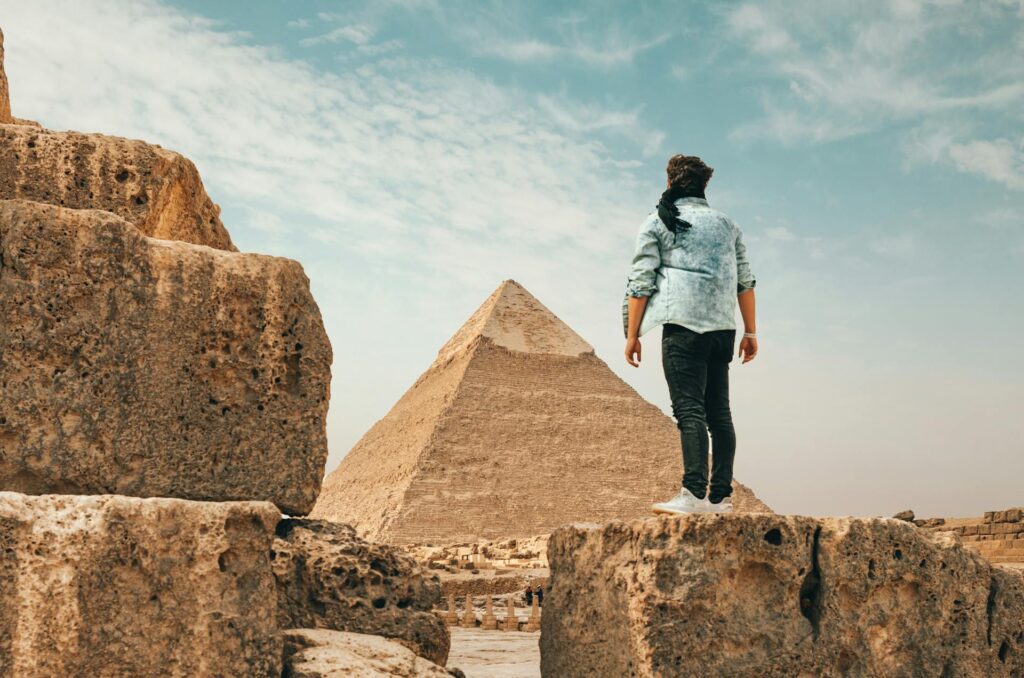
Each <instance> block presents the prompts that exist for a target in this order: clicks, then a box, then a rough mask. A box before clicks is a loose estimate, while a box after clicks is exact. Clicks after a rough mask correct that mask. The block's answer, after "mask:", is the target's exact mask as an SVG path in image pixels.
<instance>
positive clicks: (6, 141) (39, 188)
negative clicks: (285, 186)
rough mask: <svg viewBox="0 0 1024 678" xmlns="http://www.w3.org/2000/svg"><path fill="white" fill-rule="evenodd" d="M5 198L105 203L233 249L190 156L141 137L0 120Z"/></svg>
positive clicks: (161, 231)
mask: <svg viewBox="0 0 1024 678" xmlns="http://www.w3.org/2000/svg"><path fill="white" fill-rule="evenodd" d="M0 199H24V200H34V201H36V202H43V203H48V204H52V205H59V206H61V207H72V208H76V209H102V210H106V211H108V212H113V213H114V214H117V215H118V216H120V217H122V218H123V219H125V220H127V221H130V222H131V223H132V224H134V225H135V226H136V228H138V229H139V230H140V231H141V232H142V233H143V234H144V235H148V236H151V237H154V238H159V239H161V240H181V241H183V242H190V243H193V244H196V245H207V246H209V247H216V248H217V249H223V250H230V251H235V246H234V245H233V244H232V243H231V237H230V236H229V235H228V232H227V230H226V229H225V228H224V225H223V224H222V223H221V220H220V208H219V207H217V205H215V204H214V203H213V201H212V200H210V197H209V196H208V195H207V194H206V189H204V188H203V182H202V179H200V177H199V172H198V171H196V168H195V166H194V165H193V164H192V162H191V161H189V160H188V159H187V158H185V157H183V156H181V155H179V154H178V153H175V152H173V151H168V150H166V149H163V148H161V147H159V146H156V145H153V144H147V143H145V142H143V141H136V140H132V139H122V138H119V137H109V136H104V135H102V134H81V133H79V132H54V131H51V130H45V129H42V128H36V127H31V126H27V125H23V124H18V125H0Z"/></svg>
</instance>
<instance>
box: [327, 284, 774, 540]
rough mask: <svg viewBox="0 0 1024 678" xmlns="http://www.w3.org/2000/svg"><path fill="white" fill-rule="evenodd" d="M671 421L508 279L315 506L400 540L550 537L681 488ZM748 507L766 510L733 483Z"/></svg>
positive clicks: (638, 511) (636, 512)
mask: <svg viewBox="0 0 1024 678" xmlns="http://www.w3.org/2000/svg"><path fill="white" fill-rule="evenodd" d="M681 476H682V460H681V454H680V451H679V434H678V430H677V429H676V427H675V424H674V423H673V422H672V420H671V419H669V418H668V417H666V416H665V415H664V414H663V413H662V412H661V411H660V410H659V409H658V408H656V407H654V406H653V405H651V404H650V403H648V402H646V401H645V400H644V399H643V398H641V397H640V396H639V395H638V394H637V393H636V391H634V390H633V389H632V388H631V387H629V386H628V385H627V384H626V383H625V382H623V381H622V380H621V379H619V378H618V377H617V376H615V374H614V373H613V372H612V371H611V370H610V369H609V368H608V366H607V365H606V364H605V363H604V362H603V361H601V360H600V359H598V358H597V357H596V356H594V354H593V349H591V348H590V346H589V345H588V344H587V343H586V342H585V341H584V340H583V339H582V338H580V337H579V335H577V334H576V333H575V332H573V331H572V330H571V329H570V328H569V327H568V326H566V325H565V324H564V323H562V322H561V321H560V320H559V319H558V318H557V317H556V316H555V315H554V314H552V313H551V312H550V311H549V310H548V309H547V308H545V307H544V306H543V305H542V304H540V302H538V301H537V300H536V299H535V298H534V297H532V295H530V294H529V292H527V291H526V290H525V289H523V288H522V287H521V286H520V285H518V284H517V283H515V282H513V281H507V282H505V283H503V284H502V285H501V286H500V287H499V288H498V289H497V290H496V291H495V292H494V294H492V295H491V297H489V298H488V299H487V301H485V302H484V304H483V305H482V306H481V308H480V309H479V310H478V311H477V312H476V313H474V314H473V316H472V317H471V318H470V320H469V321H468V322H467V323H466V324H465V326H464V327H463V328H462V329H460V330H459V331H458V332H457V333H456V334H455V336H454V337H453V338H452V340H451V341H449V342H448V343H447V344H446V345H445V346H444V347H443V348H442V349H441V351H440V352H439V354H438V359H437V360H436V361H435V363H434V365H432V366H431V367H430V369H428V371H427V372H426V373H425V374H424V375H423V376H422V377H420V379H419V380H417V382H416V384H414V385H413V387H412V388H411V389H410V390H409V391H408V392H407V393H406V394H405V395H404V396H403V397H402V399H401V400H400V401H399V402H398V404H396V405H395V407H394V409H393V410H392V411H391V412H390V413H389V414H388V415H387V416H386V417H385V418H384V419H382V420H381V421H380V422H378V423H377V424H376V425H375V426H374V427H373V428H372V429H371V430H370V431H369V432H368V433H367V434H366V435H365V436H364V437H363V439H362V440H360V442H359V443H358V444H357V445H356V446H355V447H354V448H353V449H352V450H351V451H350V452H349V454H348V455H347V456H346V457H345V458H344V459H343V460H342V462H341V464H340V465H339V467H338V469H336V470H335V471H334V472H333V473H332V474H331V475H330V476H328V478H327V480H326V481H325V483H324V488H323V490H322V493H321V497H320V499H319V501H318V504H317V506H316V508H315V509H314V512H313V515H314V516H317V517H322V518H326V519H329V520H336V521H340V522H351V523H353V524H354V525H355V526H356V527H357V528H359V529H360V530H361V531H362V532H364V533H365V534H367V535H368V536H370V538H373V539H381V540H384V541H388V542H391V543H412V542H418V543H435V544H437V543H454V542H458V541H473V540H478V539H495V538H502V537H510V536H531V535H537V534H544V533H548V532H550V531H551V530H553V529H554V528H556V527H558V526H559V525H563V524H565V523H569V522H576V521H602V520H609V519H614V518H631V517H637V516H642V515H646V514H648V512H649V510H650V504H651V503H652V502H654V501H656V500H658V499H664V498H665V497H668V496H671V495H672V494H674V493H675V492H677V491H678V489H679V485H680V481H681ZM735 504H736V508H737V510H739V511H767V510H768V509H767V507H766V506H764V504H762V503H761V502H760V501H758V500H757V499H756V497H754V495H753V493H751V492H750V491H749V490H748V489H747V488H745V487H743V486H742V485H739V484H737V485H736V487H735Z"/></svg>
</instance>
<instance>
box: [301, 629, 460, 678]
mask: <svg viewBox="0 0 1024 678" xmlns="http://www.w3.org/2000/svg"><path fill="white" fill-rule="evenodd" d="M283 635H284V664H285V673H284V675H285V676H289V677H290V678H341V677H342V676H345V677H348V676H366V677H367V678H369V677H370V676H382V677H383V676H396V677H399V678H451V675H452V674H450V673H449V672H448V671H446V670H445V669H443V668H442V667H440V666H438V665H437V664H435V663H433V662H431V661H429V660H426V659H423V658H422V657H417V656H416V655H415V654H413V652H412V651H411V650H409V649H407V648H405V647H403V646H402V645H400V644H398V643H396V642H394V641H390V640H387V639H386V638H381V637H380V636H373V635H364V634H361V633H347V632H345V631H329V630H325V629H290V630H288V631H285V632H284V634H283Z"/></svg>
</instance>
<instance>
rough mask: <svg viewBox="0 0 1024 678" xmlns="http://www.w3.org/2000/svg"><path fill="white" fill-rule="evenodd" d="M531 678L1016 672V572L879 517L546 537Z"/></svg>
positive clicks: (680, 521)
mask: <svg viewBox="0 0 1024 678" xmlns="http://www.w3.org/2000/svg"><path fill="white" fill-rule="evenodd" d="M548 559H549V561H550V565H551V579H550V582H549V587H550V588H549V590H548V595H547V596H546V597H545V600H544V615H543V618H542V625H543V626H542V634H541V668H542V674H543V675H544V676H549V677H552V678H554V677H557V678H573V677H574V676H581V677H582V676H637V677H641V678H647V677H651V678H653V677H654V676H659V677H663V678H667V677H669V676H695V675H700V676H730V677H735V676H758V677H760V676H780V677H781V676H800V677H804V678H810V677H812V676H878V677H880V678H881V677H885V678H895V677H899V676H907V677H908V678H910V677H913V676H1014V675H1021V672H1024V577H1022V575H1021V574H1020V573H1018V572H1016V571H1011V570H1004V569H1002V568H999V567H993V566H992V565H990V564H989V563H988V562H987V561H986V560H985V559H984V558H982V557H981V556H979V555H978V554H976V553H974V552H972V551H969V550H967V549H965V548H963V547H962V545H961V544H960V542H959V540H958V539H957V538H956V537H955V536H954V535H950V534H938V535H934V536H932V535H929V534H928V533H926V532H924V531H922V530H919V529H917V528H916V527H914V526H913V525H911V524H909V523H905V522H902V521H896V520H888V519H869V520H859V519H836V518H824V519H816V518H805V517H796V516H776V515H767V514H749V515H739V514H735V515H696V516H688V517H664V518H654V519H648V520H641V521H636V522H630V523H623V522H613V523H608V524H606V525H603V526H597V525H591V526H588V525H577V526H568V527H565V528H562V529H559V530H557V531H556V532H555V533H554V534H552V536H551V540H550V542H549V547H548Z"/></svg>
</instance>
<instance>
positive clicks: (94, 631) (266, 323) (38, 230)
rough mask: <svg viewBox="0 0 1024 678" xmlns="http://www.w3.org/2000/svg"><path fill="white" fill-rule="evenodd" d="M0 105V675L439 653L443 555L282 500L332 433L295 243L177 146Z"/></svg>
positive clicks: (326, 365)
mask: <svg viewBox="0 0 1024 678" xmlns="http://www.w3.org/2000/svg"><path fill="white" fill-rule="evenodd" d="M2 75H3V67H2V51H0V83H3V86H4V89H3V90H2V91H0V94H2V95H3V96H2V97H0V101H3V102H5V103H6V100H7V99H6V79H5V78H3V77H2ZM6 112H7V108H6V107H4V108H3V109H2V110H0V113H3V114H6ZM7 117H8V118H9V116H7ZM0 118H2V119H0V318H2V320H0V675H3V676H8V675H10V676H17V677H19V678H37V677H38V678H50V677H51V676H55V675H64V676H69V677H71V678H79V677H81V678H86V677H88V678H93V677H94V676H96V677H103V678H106V677H110V678H113V677H114V676H118V677H120V676H139V677H148V676H153V677H154V678H155V677H156V676H160V677H163V676H173V677H177V676H182V677H184V676H189V677H192V676H199V677H212V676H247V677H251V678H279V677H280V676H281V675H292V676H320V675H326V674H325V673H323V672H322V670H323V669H325V667H326V668H329V667H330V666H332V665H333V666H335V668H337V666H339V665H340V666H342V667H364V668H366V669H367V670H370V669H371V668H381V669H382V670H383V668H387V667H392V668H393V667H406V668H409V667H412V668H415V669H416V672H414V673H409V674H408V675H410V676H411V675H445V674H446V672H445V671H444V670H443V669H442V668H441V666H439V665H438V664H443V663H444V662H445V660H446V658H447V654H448V646H449V635H448V630H447V628H446V627H445V626H444V623H443V621H441V620H440V619H439V618H438V617H437V615H435V614H434V613H433V611H432V610H433V609H434V607H435V606H436V605H437V603H438V601H439V600H440V582H439V580H438V578H437V577H436V575H433V574H429V573H427V572H426V571H425V570H424V569H423V568H420V567H419V566H417V565H416V564H415V562H414V561H412V559H410V558H408V557H406V556H404V555H402V554H401V553H398V552H396V551H395V550H394V549H391V548H389V547H385V546H380V545H372V544H368V543H366V542H364V541H362V540H361V539H359V538H358V537H356V536H355V533H354V531H353V530H352V529H351V528H349V527H346V526H339V525H330V524H326V523H312V522H309V521H301V520H296V519H283V518H282V515H281V511H282V510H284V511H287V512H288V513H291V514H296V515H298V514H303V513H306V512H308V511H309V509H310V508H311V507H312V506H313V503H314V501H315V500H316V497H317V494H318V491H319V487H320V481H321V478H322V475H323V467H324V462H325V459H326V455H327V443H326V434H325V421H326V413H327V406H328V398H329V384H330V364H331V348H330V344H329V342H328V339H327V336H326V333H325V332H324V328H323V323H322V321H321V319H320V313H319V310H318V308H317V306H316V303H315V301H314V300H313V298H312V296H311V295H310V292H309V281H308V279H307V278H306V276H305V274H304V273H303V271H302V268H301V266H300V265H299V264H298V263H297V262H294V261H290V260H287V259H280V258H276V257H268V256H262V255H256V254H241V253H238V252H236V251H234V250H235V248H234V246H233V245H232V243H231V239H230V237H229V235H228V233H227V230H226V229H224V227H223V225H222V224H221V222H220V219H219V216H218V215H219V209H218V208H217V206H216V205H214V204H213V202H212V201H211V200H210V199H209V197H208V196H207V194H206V192H205V190H204V188H203V185H202V181H201V180H200V178H199V175H198V173H197V172H196V170H195V167H194V166H193V165H192V163H191V162H189V161H188V160H187V159H185V158H183V157H182V156H180V155H178V154H176V153H172V152H170V151H166V150H164V149H161V148H159V147H158V146H152V145H150V144H146V143H144V142H140V141H129V140H125V139H117V138H113V137H105V136H100V135H82V134H77V133H61V132H51V131H48V130H42V129H41V128H30V127H22V126H14V125H11V124H3V123H10V122H11V120H13V119H7V118H5V117H4V116H3V115H0ZM14 122H20V121H17V120H14ZM33 495H43V496H33ZM123 495H134V496H123ZM194 499H204V500H213V501H192V500H194ZM252 500H260V501H252ZM271 502H272V503H271ZM299 625H308V626H316V627H322V629H321V630H318V631H315V632H310V633H309V634H304V633H303V632H302V630H301V629H299V630H292V631H291V632H289V631H288V630H289V629H290V628H291V627H293V626H299ZM353 631H355V632H358V633H353ZM366 634H370V635H366ZM285 636H287V637H288V639H289V640H288V642H287V643H285V642H284V639H285ZM386 638H393V639H394V641H391V640H386ZM300 639H304V640H300ZM302 642H305V643H306V644H305V646H304V647H303V648H298V647H297V644H299V643H302ZM403 645H404V647H403ZM314 646H315V647H314ZM417 654H418V655H420V656H421V657H423V658H418V657H417V656H416V655H417ZM338 662H341V663H340V664H338Z"/></svg>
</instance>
